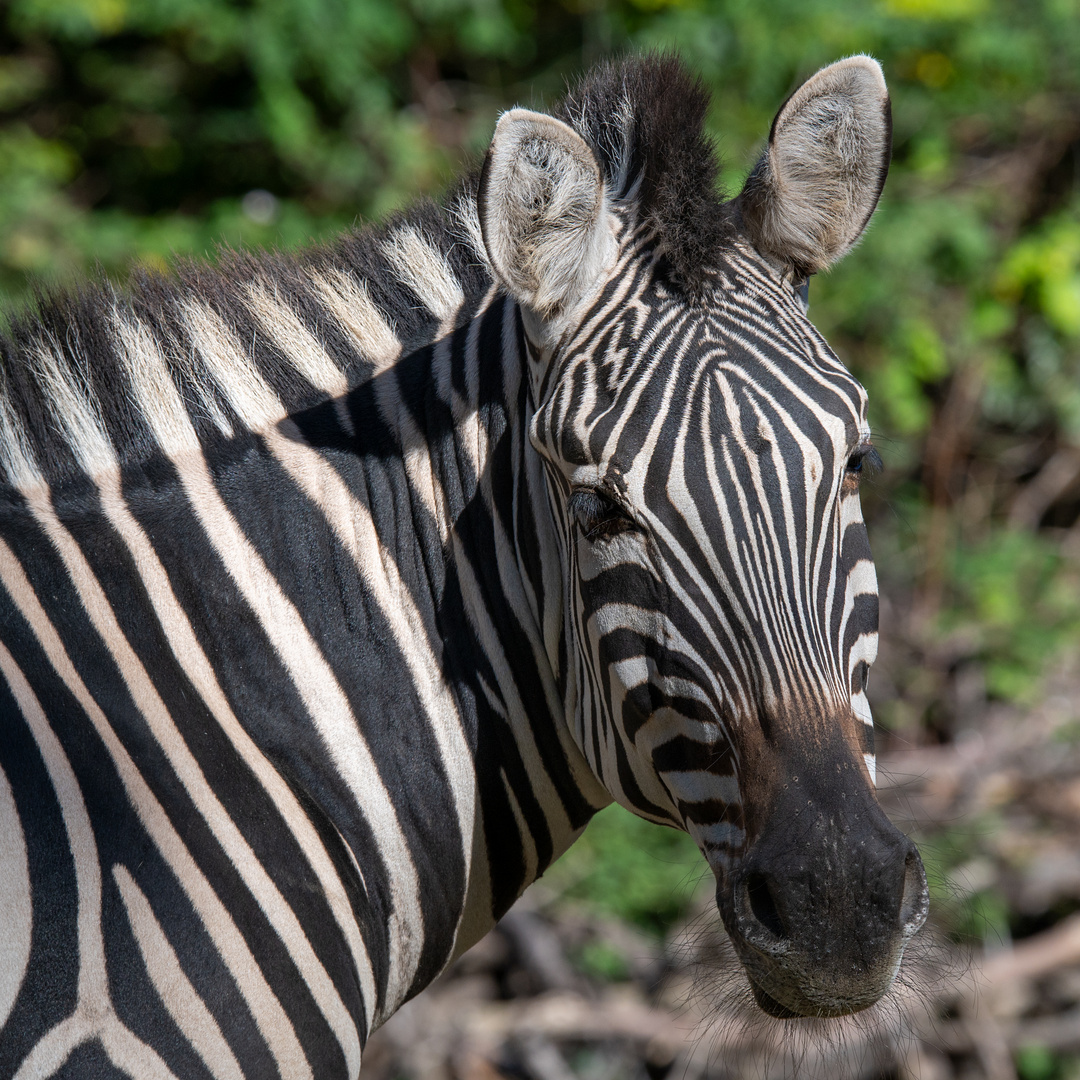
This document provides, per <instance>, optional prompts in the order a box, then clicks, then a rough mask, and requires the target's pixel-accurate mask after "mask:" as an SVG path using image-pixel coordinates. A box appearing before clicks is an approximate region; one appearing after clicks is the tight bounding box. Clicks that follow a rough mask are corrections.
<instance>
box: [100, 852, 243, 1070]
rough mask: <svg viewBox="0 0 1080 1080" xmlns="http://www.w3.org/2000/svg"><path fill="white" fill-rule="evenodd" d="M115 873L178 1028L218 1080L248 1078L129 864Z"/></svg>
mask: <svg viewBox="0 0 1080 1080" xmlns="http://www.w3.org/2000/svg"><path fill="white" fill-rule="evenodd" d="M112 874H113V880H114V881H115V882H116V886H117V888H118V889H119V890H120V898H121V900H123V902H124V910H125V911H126V912H127V917H128V922H129V923H130V924H131V932H132V934H133V935H134V937H135V942H136V944H137V945H138V946H139V952H140V954H141V955H142V958H143V963H144V964H145V965H146V971H147V974H148V975H149V976H150V981H151V982H152V983H153V984H154V989H155V990H156V991H157V992H158V996H159V997H160V998H161V1001H162V1004H163V1005H164V1006H165V1008H166V1009H167V1010H168V1013H169V1015H170V1016H171V1017H172V1018H173V1020H174V1021H176V1026H177V1027H178V1028H179V1029H180V1030H181V1031H182V1032H183V1034H184V1037H185V1038H186V1039H187V1040H188V1042H189V1043H191V1046H192V1048H193V1049H194V1050H195V1052H196V1053H197V1054H198V1055H199V1057H200V1058H202V1060H203V1063H204V1064H205V1065H206V1067H207V1069H209V1070H210V1075H211V1076H213V1077H214V1080H244V1074H243V1072H242V1071H241V1070H240V1065H239V1063H238V1062H237V1060H236V1058H235V1057H234V1056H233V1052H232V1050H231V1049H230V1047H229V1044H228V1043H227V1042H226V1041H225V1036H224V1035H222V1034H221V1028H220V1026H219V1025H218V1022H217V1020H215V1019H214V1015H213V1013H211V1012H210V1010H209V1009H208V1008H207V1007H206V1005H205V1004H204V1003H203V1000H202V998H200V997H199V995H198V994H197V993H196V992H195V987H194V986H192V985H191V982H190V980H189V979H188V977H187V975H185V974H184V969H183V968H182V967H181V966H180V960H179V959H178V957H177V955H176V953H175V952H174V951H173V947H172V945H170V944H169V939H168V938H167V937H166V936H165V931H164V930H163V929H162V928H161V923H159V922H158V920H157V916H156V915H154V911H153V908H151V907H150V901H149V900H147V899H146V897H145V896H144V895H143V892H142V890H141V889H140V888H139V886H138V885H136V884H135V879H134V878H133V877H132V876H131V874H130V873H129V872H128V869H127V867H126V866H121V865H120V864H119V863H117V864H115V865H114V866H113V868H112Z"/></svg>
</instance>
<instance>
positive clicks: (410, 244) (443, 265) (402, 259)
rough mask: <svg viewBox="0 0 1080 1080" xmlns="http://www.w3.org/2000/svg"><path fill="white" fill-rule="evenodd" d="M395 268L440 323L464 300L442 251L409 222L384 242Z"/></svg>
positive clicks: (453, 314) (449, 318)
mask: <svg viewBox="0 0 1080 1080" xmlns="http://www.w3.org/2000/svg"><path fill="white" fill-rule="evenodd" d="M383 253H384V254H385V255H386V257H387V258H388V259H389V260H390V264H391V265H392V266H393V268H394V272H395V273H396V274H397V275H398V277H399V278H400V279H401V280H402V281H403V282H404V283H405V284H406V285H408V286H409V288H410V289H412V291H413V292H414V293H416V295H417V296H418V297H420V300H421V302H422V303H423V304H424V306H425V307H426V308H428V310H429V311H431V312H432V313H433V314H434V315H435V317H436V318H437V319H438V320H439V321H440V322H441V323H447V322H449V321H450V320H451V319H452V318H453V317H454V316H455V315H456V314H457V311H458V309H459V308H460V307H461V305H462V304H463V303H464V302H465V294H464V293H463V292H462V291H461V285H460V283H459V282H458V280H457V278H456V277H455V276H454V272H453V271H452V270H451V269H450V267H449V266H448V265H447V262H446V259H444V258H443V256H442V252H440V251H438V250H436V249H435V248H433V247H432V246H431V245H430V244H429V243H428V242H427V241H426V240H424V239H423V237H421V236H420V234H419V233H418V232H417V231H416V229H414V228H413V227H412V226H411V225H406V226H404V227H403V228H400V229H398V230H397V231H396V232H395V233H393V234H392V235H391V237H390V238H389V240H387V241H386V242H385V243H384V244H383Z"/></svg>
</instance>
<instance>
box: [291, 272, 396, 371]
mask: <svg viewBox="0 0 1080 1080" xmlns="http://www.w3.org/2000/svg"><path fill="white" fill-rule="evenodd" d="M311 281H312V284H313V285H314V286H315V291H316V292H317V293H318V296H319V298H320V299H321V300H322V302H323V303H324V304H325V305H326V306H327V307H328V308H329V309H330V313H331V314H332V315H333V316H334V318H335V319H337V321H338V324H339V325H340V326H341V329H342V330H344V331H345V333H346V334H347V335H348V336H349V338H350V340H351V341H352V344H353V348H355V349H356V351H357V352H358V353H359V354H360V355H361V356H362V357H363V358H364V359H365V360H366V361H367V362H368V363H369V364H371V365H372V366H373V367H374V369H375V371H374V374H378V373H379V372H380V371H382V370H383V369H384V368H386V367H389V365H390V364H392V363H393V362H394V361H395V360H396V359H397V358H398V357H399V356H400V355H401V342H400V341H398V339H397V337H396V336H395V334H394V331H393V330H392V329H391V327H390V324H389V323H388V322H387V321H386V319H384V318H383V316H382V314H381V312H380V311H379V309H378V308H377V307H376V306H375V304H374V303H373V302H372V299H371V296H370V295H369V294H368V291H367V286H365V285H364V283H363V282H362V281H353V279H352V278H351V277H349V275H348V274H344V273H342V272H341V271H340V270H330V271H328V272H327V273H325V274H317V273H313V274H312V275H311Z"/></svg>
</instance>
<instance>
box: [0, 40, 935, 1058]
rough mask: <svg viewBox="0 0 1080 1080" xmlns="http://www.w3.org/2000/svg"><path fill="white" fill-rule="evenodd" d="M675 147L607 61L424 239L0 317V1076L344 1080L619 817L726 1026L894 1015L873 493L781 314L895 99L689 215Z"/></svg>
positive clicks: (869, 78)
mask: <svg viewBox="0 0 1080 1080" xmlns="http://www.w3.org/2000/svg"><path fill="white" fill-rule="evenodd" d="M708 105H709V99H708V95H707V93H706V91H705V89H704V88H703V85H702V84H701V82H700V81H699V80H697V79H696V78H694V77H693V76H692V75H690V74H689V73H688V72H687V71H686V70H685V69H684V68H683V67H682V65H681V63H680V62H679V61H678V60H677V59H676V58H674V57H671V56H666V55H647V56H644V57H630V58H626V59H623V60H619V61H612V62H607V63H604V64H601V65H600V66H598V67H596V68H595V69H593V70H592V71H591V72H589V73H588V74H586V75H585V76H584V77H583V79H582V81H581V82H580V83H579V84H578V85H577V86H576V87H575V88H573V89H571V91H570V92H569V93H568V95H567V97H566V98H565V100H564V101H563V102H562V103H561V105H560V106H558V107H557V108H556V109H554V110H553V111H552V112H550V113H541V112H535V111H531V110H527V109H523V108H514V109H511V110H510V111H508V112H506V113H504V114H503V115H502V116H501V117H500V119H499V120H498V123H497V126H496V128H495V131H494V135H493V137H492V141H491V144H490V147H489V149H488V152H487V155H486V158H485V160H484V163H483V166H482V168H481V169H479V170H478V171H477V172H475V173H472V174H470V175H469V176H467V177H466V178H465V179H463V180H461V181H460V182H459V183H458V184H457V186H456V187H455V188H453V189H452V190H451V191H450V193H449V194H448V195H447V196H446V197H445V198H444V199H443V200H442V201H441V202H438V203H435V202H427V203H421V204H418V205H416V206H414V207H412V208H411V209H409V210H407V211H405V212H403V213H402V214H399V215H398V216H396V217H393V218H391V219H390V220H389V221H387V222H386V223H384V224H382V225H380V226H377V227H366V228H362V229H358V230H354V231H352V232H349V233H347V234H345V235H343V236H341V237H339V238H337V239H336V240H333V241H332V242H329V243H325V244H323V245H321V246H314V247H312V248H311V249H308V250H303V251H300V252H298V253H293V254H282V253H276V254H275V253H263V254H258V255H252V254H246V253H243V252H225V253H222V254H221V255H220V258H219V260H218V262H217V263H216V264H215V265H213V266H211V265H208V264H204V263H198V262H194V263H189V264H183V265H180V266H178V267H177V268H176V269H175V270H174V271H173V272H172V273H171V274H169V275H156V274H154V273H151V272H149V271H147V272H145V273H143V274H142V276H138V277H136V279H135V280H133V281H132V283H131V284H130V286H128V287H127V288H126V289H125V290H122V291H121V290H119V289H117V288H114V287H112V286H111V285H109V284H108V283H98V284H87V285H84V286H82V287H81V288H78V289H72V290H69V291H66V292H64V291H58V292H56V293H55V294H50V295H45V296H42V298H40V299H39V301H38V304H37V306H36V308H35V310H34V312H33V313H32V314H31V315H26V316H22V317H14V316H13V317H11V318H10V319H9V330H8V332H7V333H6V336H5V337H4V339H3V342H2V346H0V348H2V357H3V362H2V365H0V476H2V479H3V488H2V495H0V498H2V508H0V675H2V678H0V725H2V726H0V733H2V738H0V910H2V916H0V917H2V924H0V925H2V926H3V933H2V934H0V1076H2V1077H5V1078H11V1077H14V1078H15V1080H31V1078H33V1080H39V1078H43V1077H50V1076H54V1075H59V1074H62V1075H63V1076H64V1077H94V1078H99V1077H112V1076H130V1077H138V1078H139V1080H144V1078H157V1077H180V1078H189V1077H190V1078H204V1077H213V1078H216V1080H239V1078H240V1077H248V1078H251V1077H260V1078H262V1077H281V1078H282V1080H300V1078H318V1080H325V1078H334V1077H356V1076H357V1074H358V1071H359V1069H360V1062H361V1057H362V1053H363V1048H364V1045H365V1042H366V1040H367V1037H368V1036H369V1034H370V1033H371V1031H372V1030H374V1029H375V1028H376V1027H377V1026H378V1025H379V1024H381V1023H382V1022H383V1021H384V1020H386V1018H387V1017H388V1016H390V1015H391V1014H392V1013H393V1012H394V1011H395V1010H396V1009H397V1008H398V1007H399V1006H400V1005H401V1004H402V1003H403V1002H404V1001H406V1000H408V999H409V998H410V997H412V996H413V995H415V994H416V993H418V992H419V991H420V990H421V989H422V988H423V987H424V986H425V985H426V984H428V983H429V982H430V981H431V980H432V979H433V978H434V977H435V976H436V975H437V974H438V973H439V972H440V971H441V970H442V969H444V968H445V967H446V965H447V964H448V963H449V962H450V961H451V960H452V959H453V958H454V957H455V956H457V955H459V954H460V953H461V952H462V951H463V950H465V949H466V948H468V947H469V946H470V945H471V944H473V943H474V942H476V941H477V940H478V939H479V938H480V937H481V936H482V935H483V934H484V933H485V932H486V931H487V930H488V929H489V928H490V927H492V926H493V925H494V923H495V921H496V920H497V919H498V918H499V917H500V916H501V915H502V914H503V913H504V912H505V911H506V910H507V909H508V908H509V907H510V905H511V904H512V903H513V902H514V900H515V899H516V898H517V897H518V896H519V895H520V894H521V892H522V891H523V890H524V889H525V887H526V886H527V885H528V884H529V883H530V882H532V881H533V880H535V879H536V878H538V877H539V876H540V875H541V874H543V873H544V871H545V870H546V868H547V867H548V866H550V864H551V863H552V861H553V860H554V859H555V858H557V857H558V856H559V855H560V854H561V853H562V852H563V851H564V850H565V849H566V848H567V847H568V846H569V845H570V844H571V843H572V842H573V841H574V839H575V838H576V837H577V836H578V835H579V834H580V833H581V831H582V830H583V829H584V827H585V825H586V823H587V822H588V821H589V819H590V817H591V816H592V815H593V814H594V813H595V812H596V811H597V810H598V809H600V808H602V807H604V806H606V805H608V804H609V803H610V802H611V801H612V800H615V801H617V802H619V803H620V804H622V805H623V806H624V807H626V808H627V809H629V810H631V811H633V812H634V813H635V814H638V815H640V816H642V817H644V818H646V819H648V820H650V821H654V822H657V823H660V824H663V825H667V826H673V827H675V828H679V829H684V830H686V831H688V832H689V833H690V835H691V836H692V837H693V838H694V839H695V840H696V842H697V844H698V846H699V847H700V849H701V851H702V853H703V855H704V857H705V859H706V861H707V863H708V866H709V867H710V868H711V870H712V872H713V873H714V875H715V879H716V883H717V886H716V899H717V906H718V909H719V912H720V915H721V916H722V919H723V922H724V924H725V926H726V928H727V931H728V933H729V935H730V937H731V939H732V941H733V942H734V945H735V949H736V951H737V954H738V956H739V957H740V960H741V962H742V965H743V967H744V969H745V974H746V977H747V979H748V981H749V985H750V988H751V989H752V992H753V995H754V997H755V999H756V1001H757V1003H758V1004H759V1005H760V1006H761V1008H762V1009H764V1010H765V1012H766V1013H769V1014H771V1015H772V1016H775V1017H779V1018H792V1017H803V1016H838V1015H843V1014H846V1013H850V1012H854V1011H857V1010H860V1009H863V1008H866V1007H868V1006H869V1005H871V1004H872V1003H874V1002H876V1001H877V1000H879V999H880V998H881V997H882V995H884V994H885V993H886V992H887V991H888V990H889V988H890V986H891V984H892V982H893V979H894V977H895V975H896V972H897V970H898V965H899V964H900V961H901V957H902V955H903V952H904V949H905V945H906V943H907V942H908V940H909V939H910V938H911V936H912V935H913V934H914V933H915V932H916V931H917V930H918V929H919V927H920V926H921V924H922V922H923V921H924V919H925V917H926V913H927V888H926V879H925V876H924V873H923V869H922V864H921V862H920V859H919V855H918V852H917V850H916V848H915V847H914V845H913V844H912V843H911V841H910V840H908V839H907V838H906V837H905V836H904V835H902V834H901V833H900V832H899V831H898V830H897V829H896V828H895V827H894V826H893V825H892V824H891V823H890V822H889V821H888V820H887V818H886V817H885V815H884V813H883V812H882V810H881V809H880V807H879V806H878V803H877V801H876V799H875V796H874V776H875V765H874V760H875V759H874V755H873V741H872V740H873V727H872V720H871V716H870V711H869V706H868V703H867V698H866V693H865V690H866V680H867V674H868V671H869V667H870V665H871V663H872V662H873V660H874V657H875V654H876V649H877V608H878V599H877V585H876V578H875V571H874V565H873V562H872V559H871V555H870V549H869V545H868V541H867V536H866V530H865V526H864V523H863V519H862V514H861V510H860V504H859V496H858V489H859V480H860V473H861V471H862V470H863V468H864V465H866V464H867V463H872V462H874V460H875V458H876V451H875V450H874V448H873V444H872V441H871V438H870V432H869V428H868V426H867V421H866V395H865V392H864V390H863V388H862V387H861V386H860V385H859V384H858V383H857V382H856V381H855V379H854V378H853V377H852V376H851V375H850V374H849V373H848V372H847V370H846V369H845V368H844V366H843V365H842V364H841V363H840V361H839V360H838V359H837V357H836V356H835V354H834V353H833V352H832V351H831V350H830V349H829V347H828V346H827V345H826V343H825V342H824V340H823V339H822V338H821V336H820V335H819V334H818V333H817V331H816V330H815V329H814V327H813V325H812V324H811V323H810V321H809V319H808V315H807V283H808V281H809V278H810V277H811V276H812V275H813V274H815V273H817V272H819V271H822V270H824V269H825V268H827V267H828V266H830V265H831V264H832V263H834V262H835V261H836V260H837V259H839V258H840V257H841V256H842V255H843V254H845V252H846V251H848V250H849V249H850V248H851V247H852V246H853V245H854V244H855V243H856V242H857V240H858V239H859V237H860V235H861V234H862V232H863V230H864V228H865V227H866V225H867V222H868V220H869V218H870V216H871V214H872V212H873V210H874V208H875V206H876V204H877V202H878V198H879V195H880V192H881V189H882V185H883V184H884V181H885V174H886V171H887V167H888V160H889V154H890V146H891V126H890V125H891V120H890V108H889V98H888V93H887V90H886V86H885V82H884V78H883V76H882V72H881V68H880V66H879V65H878V64H877V62H876V61H874V60H873V59H871V58H869V57H867V56H853V57H850V58H848V59H844V60H841V61H839V62H837V63H835V64H833V65H831V66H829V67H826V68H824V69H822V70H821V71H819V72H818V73H817V74H816V75H814V76H812V77H811V78H810V79H809V80H808V81H807V82H805V83H804V84H803V85H802V86H801V87H800V88H799V89H798V90H796V92H795V93H794V94H793V95H792V96H791V97H790V98H789V99H788V101H787V102H786V103H785V104H784V105H783V106H782V108H781V109H780V111H779V112H778V114H777V116H776V118H775V120H774V122H773V125H772V129H771V132H770V133H769V136H768V141H767V144H766V146H765V149H764V151H763V153H762V156H761V158H760V160H759V162H758V164H757V165H756V167H755V168H754V169H753V170H752V172H751V173H750V175H749V177H748V179H747V180H746V183H745V185H744V186H743V188H742V190H741V192H740V193H739V194H738V195H737V196H736V197H734V198H732V199H727V200H725V199H723V198H721V196H720V195H719V194H718V186H717V179H718V168H719V167H718V165H717V162H716V158H715V153H714V148H713V146H712V144H711V142H710V140H709V138H708V137H707V135H706V134H705V127H704V118H705V114H706V111H707V109H708Z"/></svg>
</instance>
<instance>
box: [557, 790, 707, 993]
mask: <svg viewBox="0 0 1080 1080" xmlns="http://www.w3.org/2000/svg"><path fill="white" fill-rule="evenodd" d="M705 879H708V880H710V881H711V875H710V874H709V871H708V868H707V867H706V865H705V860H704V858H703V857H702V855H701V853H700V852H699V851H698V849H697V846H696V845H695V844H694V842H693V841H692V840H691V839H690V837H689V836H687V835H686V834H685V833H681V832H676V831H675V830H674V829H665V828H662V827H660V826H658V825H652V824H650V823H649V822H647V821H643V820H642V819H641V818H638V817H635V816H634V815H633V814H631V813H629V812H628V811H626V810H624V809H623V808H622V807H621V806H619V805H618V804H616V803H613V804H612V805H611V806H609V807H607V808H606V809H604V810H601V811H600V813H598V814H597V815H596V816H595V817H594V818H593V819H592V821H591V822H590V823H589V825H588V827H587V828H586V830H585V832H584V834H583V835H582V837H581V839H580V840H578V842H577V843H576V844H575V845H574V846H573V847H572V848H571V849H570V850H569V851H568V852H567V853H566V854H565V855H564V856H563V857H562V858H561V859H560V860H559V861H558V862H557V863H555V865H554V866H552V867H551V869H550V870H548V872H547V873H546V874H545V875H544V884H545V885H546V886H548V887H549V888H551V889H553V890H555V892H557V893H558V894H559V895H560V896H561V897H562V898H563V899H566V900H573V901H579V902H583V903H586V904H588V905H590V906H591V907H593V908H594V909H596V910H598V911H601V912H603V913H605V914H607V915H612V916H615V917H616V918H619V919H624V920H625V921H627V922H629V923H633V924H634V925H635V926H638V927H641V928H642V929H643V930H647V931H649V932H650V933H654V934H657V935H661V934H663V933H664V932H665V931H666V930H668V929H669V928H670V927H671V925H672V924H673V923H674V922H676V920H678V919H679V918H680V916H682V915H683V914H684V913H685V912H686V909H687V907H688V906H689V904H690V902H691V900H693V898H694V894H695V892H696V891H697V888H698V886H699V884H700V883H701V882H702V881H703V880H705ZM601 948H602V947H599V946H598V947H596V948H594V949H593V950H592V951H591V952H590V953H589V954H588V955H587V956H585V955H583V956H582V958H581V959H582V961H583V962H584V964H585V965H586V967H587V968H588V967H589V965H592V968H594V969H595V972H594V973H596V974H599V975H604V973H605V972H607V977H609V978H611V977H615V974H614V968H613V967H612V965H613V964H615V963H616V961H617V960H619V962H623V963H625V961H621V960H620V959H619V958H617V957H613V956H610V955H606V954H602V953H601V951H598V950H600V949H601Z"/></svg>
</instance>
